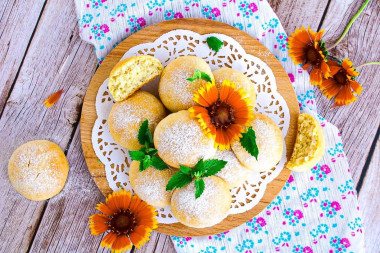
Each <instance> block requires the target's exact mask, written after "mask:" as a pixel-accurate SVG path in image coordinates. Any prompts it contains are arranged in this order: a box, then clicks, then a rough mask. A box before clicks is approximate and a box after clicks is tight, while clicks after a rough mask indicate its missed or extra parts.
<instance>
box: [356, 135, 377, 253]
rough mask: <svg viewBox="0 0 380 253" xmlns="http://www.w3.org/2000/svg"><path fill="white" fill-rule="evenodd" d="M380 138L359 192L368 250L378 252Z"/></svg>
mask: <svg viewBox="0 0 380 253" xmlns="http://www.w3.org/2000/svg"><path fill="white" fill-rule="evenodd" d="M379 168H380V139H379V140H378V141H377V143H376V148H375V151H374V153H373V156H372V158H371V163H370V165H369V167H368V170H367V173H366V176H365V178H364V182H363V187H362V189H361V191H360V192H359V206H360V208H361V209H360V210H361V212H362V215H363V222H364V229H365V234H364V235H365V237H364V239H365V246H366V250H367V252H378V251H379V248H380V240H379V239H380V226H379V224H380V215H379V210H380V202H379V196H380V188H379V185H380V171H379Z"/></svg>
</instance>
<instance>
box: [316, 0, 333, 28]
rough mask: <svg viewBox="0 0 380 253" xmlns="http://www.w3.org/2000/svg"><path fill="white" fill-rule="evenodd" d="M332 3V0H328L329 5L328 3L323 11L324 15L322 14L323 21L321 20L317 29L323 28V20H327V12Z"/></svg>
mask: <svg viewBox="0 0 380 253" xmlns="http://www.w3.org/2000/svg"><path fill="white" fill-rule="evenodd" d="M330 3H331V0H328V2H327V5H326V8H325V10H324V11H323V15H322V18H321V21H320V22H319V25H318V29H317V31H320V30H321V27H322V24H323V21H324V20H325V17H326V14H327V12H328V10H329V7H330Z"/></svg>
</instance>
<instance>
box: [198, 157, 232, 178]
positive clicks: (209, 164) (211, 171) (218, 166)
mask: <svg viewBox="0 0 380 253" xmlns="http://www.w3.org/2000/svg"><path fill="white" fill-rule="evenodd" d="M203 164H204V167H205V169H204V173H203V176H204V177H209V176H213V175H215V174H217V173H218V172H219V171H221V170H222V169H223V168H224V166H226V164H227V162H226V161H223V160H218V159H211V160H206V161H204V163H203Z"/></svg>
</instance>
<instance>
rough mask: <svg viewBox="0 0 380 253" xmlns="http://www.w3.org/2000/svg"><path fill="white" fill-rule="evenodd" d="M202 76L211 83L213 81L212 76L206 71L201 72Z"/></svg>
mask: <svg viewBox="0 0 380 253" xmlns="http://www.w3.org/2000/svg"><path fill="white" fill-rule="evenodd" d="M201 78H202V79H203V80H205V81H207V82H209V83H212V80H211V77H210V76H209V75H207V74H206V73H205V72H201Z"/></svg>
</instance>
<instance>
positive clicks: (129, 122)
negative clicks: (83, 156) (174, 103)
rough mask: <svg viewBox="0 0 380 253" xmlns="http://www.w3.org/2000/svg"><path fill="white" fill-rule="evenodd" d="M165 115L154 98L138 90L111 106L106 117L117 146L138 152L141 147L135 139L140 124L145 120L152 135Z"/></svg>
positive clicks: (162, 108) (160, 105) (159, 103)
mask: <svg viewBox="0 0 380 253" xmlns="http://www.w3.org/2000/svg"><path fill="white" fill-rule="evenodd" d="M165 115H166V112H165V108H164V106H163V105H162V104H161V102H160V101H159V100H158V99H157V98H156V97H155V96H153V95H152V94H150V93H149V92H146V91H142V90H139V91H136V92H135V93H134V94H133V95H132V96H130V97H129V98H128V99H126V100H124V101H121V102H116V103H115V104H114V105H113V107H112V110H111V112H110V115H109V116H108V126H109V129H110V133H111V135H112V137H113V138H114V139H115V141H116V142H117V143H118V144H119V145H121V146H123V147H124V148H126V149H128V150H138V149H140V148H141V147H142V145H140V143H139V141H138V139H137V135H138V131H139V128H140V126H141V124H142V122H143V121H144V120H146V119H147V120H148V121H149V129H150V131H151V132H152V133H153V131H154V129H155V128H156V126H157V124H158V122H160V121H161V120H162V119H163V118H164V117H165Z"/></svg>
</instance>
